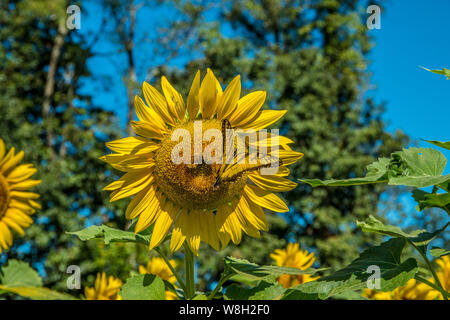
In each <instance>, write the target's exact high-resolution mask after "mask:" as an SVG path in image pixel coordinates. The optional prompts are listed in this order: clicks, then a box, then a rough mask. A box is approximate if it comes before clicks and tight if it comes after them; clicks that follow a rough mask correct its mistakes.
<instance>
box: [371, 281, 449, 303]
mask: <svg viewBox="0 0 450 320" xmlns="http://www.w3.org/2000/svg"><path fill="white" fill-rule="evenodd" d="M439 295H440V293H439V292H438V291H436V290H433V289H432V288H431V287H429V286H428V285H426V284H425V283H422V282H417V281H416V280H415V279H410V280H408V282H406V284H405V285H404V286H401V287H398V288H396V289H394V290H393V291H391V292H381V291H380V292H378V291H375V290H372V289H366V290H364V293H363V296H365V297H367V298H369V299H372V300H434V299H436V298H439Z"/></svg>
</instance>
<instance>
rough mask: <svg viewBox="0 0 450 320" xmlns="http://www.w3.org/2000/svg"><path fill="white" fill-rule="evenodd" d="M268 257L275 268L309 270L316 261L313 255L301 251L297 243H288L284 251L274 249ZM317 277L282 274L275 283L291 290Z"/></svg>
mask: <svg viewBox="0 0 450 320" xmlns="http://www.w3.org/2000/svg"><path fill="white" fill-rule="evenodd" d="M270 257H271V258H272V259H273V260H274V261H275V263H276V265H277V266H280V267H290V268H297V269H300V270H306V269H308V268H310V267H311V266H312V265H313V263H314V261H315V260H316V258H315V256H314V253H313V252H311V253H308V251H306V250H301V249H300V248H299V245H298V243H289V244H288V245H287V248H286V249H276V250H275V251H274V253H271V254H270ZM318 278H319V277H312V276H311V275H309V274H302V275H289V274H283V275H282V276H280V277H279V278H278V279H277V281H278V283H280V284H282V285H283V287H285V288H291V287H294V286H296V285H299V284H302V283H306V282H310V281H314V280H316V279H318Z"/></svg>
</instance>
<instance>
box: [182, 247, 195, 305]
mask: <svg viewBox="0 0 450 320" xmlns="http://www.w3.org/2000/svg"><path fill="white" fill-rule="evenodd" d="M184 260H185V263H186V290H184V296H185V298H186V299H187V300H191V299H192V298H194V295H195V282H194V254H193V253H192V251H191V249H190V248H189V246H188V245H187V244H186V243H184Z"/></svg>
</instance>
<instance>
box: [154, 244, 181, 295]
mask: <svg viewBox="0 0 450 320" xmlns="http://www.w3.org/2000/svg"><path fill="white" fill-rule="evenodd" d="M155 251H156V252H157V253H158V254H159V255H160V256H161V258H163V260H164V262H165V263H166V264H167V266H168V267H169V269H170V271H172V273H173V275H174V276H175V278H176V279H177V281H178V285H179V286H180V288H181V289H182V290H183V291H186V285H185V284H184V281H183V279H181V277H180V275H179V274H178V272H177V271H176V270H175V268H174V267H172V264H171V263H170V261H169V259H168V258H167V257H166V255H165V254H164V253H163V252H162V251H161V250H160V249H159V248H155Z"/></svg>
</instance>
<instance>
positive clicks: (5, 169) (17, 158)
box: [1, 151, 24, 176]
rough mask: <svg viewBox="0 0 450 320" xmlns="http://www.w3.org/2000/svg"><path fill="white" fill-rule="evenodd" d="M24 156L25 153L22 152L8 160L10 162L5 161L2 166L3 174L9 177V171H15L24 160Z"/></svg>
mask: <svg viewBox="0 0 450 320" xmlns="http://www.w3.org/2000/svg"><path fill="white" fill-rule="evenodd" d="M23 156H24V152H23V151H20V152H19V153H18V154H17V155H15V156H12V157H11V158H10V159H8V161H5V162H4V163H3V165H2V166H1V171H2V172H3V175H4V176H8V174H9V171H10V170H12V169H14V168H15V167H16V166H17V165H18V164H19V163H20V161H22V160H23ZM5 159H6V158H5Z"/></svg>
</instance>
